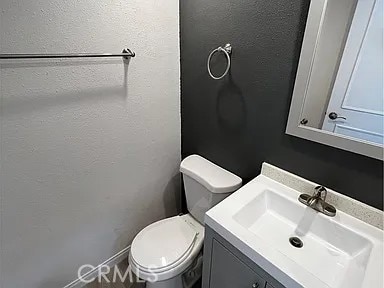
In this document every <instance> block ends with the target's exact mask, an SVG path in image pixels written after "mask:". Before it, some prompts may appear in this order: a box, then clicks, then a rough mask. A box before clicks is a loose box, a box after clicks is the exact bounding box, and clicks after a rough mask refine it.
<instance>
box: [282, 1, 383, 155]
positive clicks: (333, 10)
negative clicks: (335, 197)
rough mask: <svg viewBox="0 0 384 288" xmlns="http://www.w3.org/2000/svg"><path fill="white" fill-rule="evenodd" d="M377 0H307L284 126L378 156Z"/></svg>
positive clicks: (379, 42) (380, 101) (380, 102)
mask: <svg viewBox="0 0 384 288" xmlns="http://www.w3.org/2000/svg"><path fill="white" fill-rule="evenodd" d="M383 77H384V75H383V0H337V1H336V0H333V1H332V0H329V1H328V0H312V2H311V6H310V10H309V15H308V20H307V25H306V30H305V35H304V40H303V46H302V51H301V55H300V61H299V67H298V72H297V75H296V82H295V88H294V92H293V97H292V103H291V109H290V113H289V118H288V124H287V130H286V132H287V133H288V134H290V135H294V136H298V137H301V138H305V139H308V140H312V141H316V142H319V143H323V144H327V145H331V146H334V147H337V148H341V149H344V150H348V151H351V152H355V153H359V154H363V155H366V156H369V157H373V158H377V159H383V141H384V135H383V134H384V133H383V131H384V96H383Z"/></svg>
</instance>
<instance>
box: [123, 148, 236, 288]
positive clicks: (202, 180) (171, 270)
mask: <svg viewBox="0 0 384 288" xmlns="http://www.w3.org/2000/svg"><path fill="white" fill-rule="evenodd" d="M180 172H181V173H182V174H183V182H184V188H185V194H186V199H187V208H188V212H189V213H188V214H185V215H179V216H174V217H170V218H167V219H164V220H160V221H158V222H155V223H152V224H150V225H149V226H147V227H145V228H144V229H143V230H141V231H140V232H139V233H138V234H137V236H136V237H135V239H134V240H133V242H132V245H131V250H130V253H129V257H128V259H129V264H130V267H131V269H132V272H133V273H134V274H135V275H136V276H137V277H139V278H140V279H143V280H145V281H146V287H147V288H189V287H191V286H192V285H193V284H194V283H195V282H196V281H197V280H198V278H199V277H200V276H201V267H202V246H203V241H204V215H205V212H207V211H208V210H209V209H210V208H212V207H213V206H215V205H216V204H217V203H219V202H220V201H222V200H223V199H225V198H226V197H227V196H229V195H230V194H231V193H232V192H234V191H235V190H237V189H238V188H240V186H241V184H242V180H241V178H239V177H238V176H236V175H234V174H233V173H231V172H229V171H227V170H225V169H223V168H221V167H219V166H217V165H216V164H214V163H212V162H210V161H208V160H206V159H204V158H203V157H201V156H198V155H191V156H189V157H187V158H185V159H184V160H183V161H182V162H181V164H180Z"/></svg>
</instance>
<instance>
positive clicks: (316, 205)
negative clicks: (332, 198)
mask: <svg viewBox="0 0 384 288" xmlns="http://www.w3.org/2000/svg"><path fill="white" fill-rule="evenodd" d="M327 194H328V192H327V189H326V188H325V187H323V186H317V187H315V191H314V192H313V195H312V196H311V195H308V194H301V195H300V196H299V201H300V202H301V203H303V204H304V205H307V206H308V207H311V208H312V209H314V210H316V211H319V212H321V213H323V214H325V215H327V216H330V217H334V216H335V215H336V208H335V207H334V206H332V205H331V204H329V203H327V202H326V201H325V200H326V198H327Z"/></svg>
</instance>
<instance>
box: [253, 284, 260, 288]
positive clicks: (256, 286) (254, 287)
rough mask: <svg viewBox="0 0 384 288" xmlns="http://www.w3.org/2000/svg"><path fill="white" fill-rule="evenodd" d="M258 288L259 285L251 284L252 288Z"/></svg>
mask: <svg viewBox="0 0 384 288" xmlns="http://www.w3.org/2000/svg"><path fill="white" fill-rule="evenodd" d="M259 287H260V285H259V283H253V284H252V288H259Z"/></svg>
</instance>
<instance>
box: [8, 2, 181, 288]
mask: <svg viewBox="0 0 384 288" xmlns="http://www.w3.org/2000/svg"><path fill="white" fill-rule="evenodd" d="M0 13H1V14H0V17H1V18H0V37H1V38H0V44H1V47H0V52H1V53H25V52H35V53H36V52H81V51H82V52H120V51H121V50H122V49H123V48H124V47H129V48H131V49H133V50H134V51H135V52H136V53H137V57H136V58H134V59H132V60H131V62H130V64H129V66H128V68H127V67H124V65H123V64H122V60H121V59H120V58H119V59H104V60H103V59H94V60H79V61H77V60H76V61H73V60H61V61H45V60H44V61H41V60H39V61H7V62H4V61H3V62H2V64H1V77H0V79H1V90H0V92H1V105H0V109H1V111H0V117H1V118H0V121H1V126H0V129H1V130H0V137H1V138H0V145H1V146H0V147H1V161H0V164H1V174H0V175H1V179H0V185H1V195H0V197H1V210H0V212H1V214H0V218H1V222H0V223H1V229H0V240H1V242H0V249H1V254H0V256H1V258H0V263H1V284H2V286H1V287H2V288H26V287H28V288H54V287H62V286H64V285H65V284H68V282H70V281H72V280H74V279H75V278H76V277H77V276H76V273H77V268H78V266H79V265H81V264H85V263H90V264H99V263H101V262H102V261H103V260H105V259H107V258H108V257H110V256H111V255H113V254H114V253H116V252H118V251H119V250H121V249H122V248H123V247H125V246H126V245H127V244H129V243H130V241H131V239H132V237H133V236H134V235H135V234H136V233H137V232H138V231H139V230H140V229H141V228H143V227H144V226H145V225H147V224H149V223H151V222H153V221H155V220H158V219H160V218H163V217H166V216H169V215H172V214H174V213H176V205H177V201H178V194H179V181H178V165H179V161H180V109H179V106H180V101H179V99H180V97H179V96H180V95H179V94H180V88H179V87H180V85H179V78H180V75H179V20H178V14H179V13H178V1H177V0H168V1H159V0H146V1H142V0H133V1H132V0H131V1H127V0H125V1H124V0H107V1H94V0H65V1H62V0H60V1H59V0H50V1H48V0H35V1H22V0H1V2H0Z"/></svg>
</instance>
